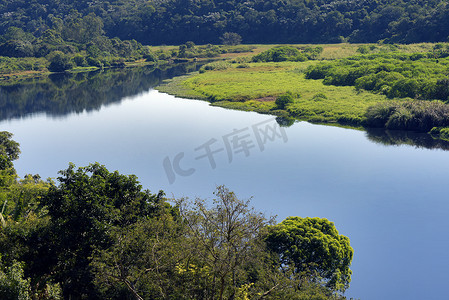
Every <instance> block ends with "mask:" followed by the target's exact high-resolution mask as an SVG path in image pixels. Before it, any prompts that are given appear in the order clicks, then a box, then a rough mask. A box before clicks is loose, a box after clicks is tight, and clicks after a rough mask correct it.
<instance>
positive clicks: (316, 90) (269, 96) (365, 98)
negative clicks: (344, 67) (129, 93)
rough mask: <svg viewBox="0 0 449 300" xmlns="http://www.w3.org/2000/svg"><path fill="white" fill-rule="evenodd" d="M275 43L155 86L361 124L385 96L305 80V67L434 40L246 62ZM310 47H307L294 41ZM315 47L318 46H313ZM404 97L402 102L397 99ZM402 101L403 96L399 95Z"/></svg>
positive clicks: (245, 106)
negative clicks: (282, 102) (287, 100)
mask: <svg viewBox="0 0 449 300" xmlns="http://www.w3.org/2000/svg"><path fill="white" fill-rule="evenodd" d="M274 46H276V45H254V49H253V51H252V52H251V53H243V54H238V55H239V56H235V55H233V56H232V57H226V58H227V60H226V61H220V62H213V63H211V64H209V65H207V66H204V67H203V68H202V69H203V70H200V72H199V73H198V72H197V73H194V74H191V75H190V76H185V77H182V78H175V79H174V80H172V81H171V82H169V83H167V84H165V85H163V86H160V87H159V88H158V89H159V90H160V91H163V92H167V93H169V94H174V95H177V96H180V97H187V98H196V99H203V100H207V101H210V102H211V103H212V105H214V106H220V107H224V108H229V109H239V110H246V111H256V112H259V113H268V114H275V115H280V116H288V117H294V118H296V119H298V120H306V121H312V122H320V123H327V122H337V123H340V124H344V125H351V126H360V125H363V124H364V123H365V121H366V117H365V114H366V112H367V109H368V107H371V106H373V105H375V104H377V103H381V102H384V101H390V100H391V99H387V98H386V96H385V95H384V94H381V93H373V92H369V91H365V90H363V89H356V88H355V87H354V86H335V85H325V84H323V80H312V79H306V78H305V76H304V71H305V70H306V69H307V68H308V67H309V66H312V65H315V64H317V63H319V62H320V61H333V60H336V59H341V58H346V57H350V56H354V55H357V54H360V53H361V52H363V53H365V54H375V53H379V55H383V54H382V53H389V52H395V53H419V52H421V53H424V52H431V51H432V49H434V47H435V44H431V43H421V44H412V45H396V44H393V45H390V44H344V43H343V44H332V45H321V46H322V47H323V51H322V53H321V54H320V55H319V56H318V57H317V59H316V60H309V61H305V62H292V61H285V62H264V63H254V62H250V61H251V57H252V56H254V55H256V54H259V53H261V52H262V51H265V50H268V49H270V48H272V47H274ZM295 46H301V47H304V46H311V45H295ZM313 46H317V45H313ZM287 92H290V93H292V94H293V95H294V102H293V103H291V104H288V105H287V106H286V108H285V109H282V110H280V109H278V108H277V105H276V104H275V99H276V97H277V96H279V95H282V94H284V93H287ZM398 101H403V100H398ZM404 101H405V99H404Z"/></svg>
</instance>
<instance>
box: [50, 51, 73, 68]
mask: <svg viewBox="0 0 449 300" xmlns="http://www.w3.org/2000/svg"><path fill="white" fill-rule="evenodd" d="M47 59H48V61H49V62H50V66H49V67H48V70H50V71H51V72H64V71H66V70H69V69H71V68H73V66H74V65H73V63H72V61H71V60H70V57H69V56H67V55H66V54H64V53H63V52H61V51H53V52H52V53H50V54H49V55H48V58H47Z"/></svg>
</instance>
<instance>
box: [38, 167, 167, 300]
mask: <svg viewBox="0 0 449 300" xmlns="http://www.w3.org/2000/svg"><path fill="white" fill-rule="evenodd" d="M60 174H61V175H62V176H61V177H58V181H59V185H55V184H53V185H52V186H51V187H50V189H49V191H48V194H47V195H46V197H44V199H42V204H43V205H46V207H47V209H48V215H49V216H50V217H51V224H50V232H51V233H50V235H51V236H53V241H52V244H51V245H49V247H50V248H51V249H52V251H53V253H51V254H50V255H53V256H54V257H56V261H57V262H56V264H55V265H53V266H52V267H51V268H52V273H53V274H54V279H55V282H61V284H62V289H63V292H64V295H65V297H67V298H70V297H75V298H78V297H89V299H96V298H97V297H98V295H99V294H98V290H96V289H95V287H94V285H93V279H94V278H93V274H92V267H91V266H90V263H91V260H92V254H93V252H94V249H98V250H102V249H106V248H108V247H110V246H111V244H112V243H113V240H112V237H111V236H110V233H111V232H112V231H113V230H114V228H116V227H126V226H129V225H131V224H133V223H135V222H137V221H138V220H140V219H142V218H143V219H145V218H149V217H151V216H152V215H154V214H155V213H157V211H158V209H159V203H160V202H161V201H162V197H163V193H161V192H160V193H159V194H158V195H154V194H151V193H150V192H149V191H148V190H145V191H142V186H141V185H140V184H139V183H138V181H137V178H136V176H134V175H129V176H126V175H121V174H119V173H118V172H117V171H116V172H112V173H111V172H109V171H108V170H107V169H106V168H105V167H104V166H102V165H100V164H98V163H96V164H91V165H89V166H87V167H83V168H78V169H77V170H75V166H74V165H73V164H70V166H69V168H68V169H67V170H63V171H60Z"/></svg>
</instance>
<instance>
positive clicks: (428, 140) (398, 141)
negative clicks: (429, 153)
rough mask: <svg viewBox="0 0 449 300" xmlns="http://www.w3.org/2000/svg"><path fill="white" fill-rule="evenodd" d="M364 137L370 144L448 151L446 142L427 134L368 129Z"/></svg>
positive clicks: (448, 147)
mask: <svg viewBox="0 0 449 300" xmlns="http://www.w3.org/2000/svg"><path fill="white" fill-rule="evenodd" d="M366 137H367V138H368V140H370V141H371V142H374V143H377V144H383V145H386V146H400V145H410V146H414V147H416V148H424V149H441V150H446V151H447V150H449V142H448V141H445V140H441V139H434V138H432V136H431V135H430V134H427V133H416V132H411V131H401V130H384V129H378V128H368V129H366Z"/></svg>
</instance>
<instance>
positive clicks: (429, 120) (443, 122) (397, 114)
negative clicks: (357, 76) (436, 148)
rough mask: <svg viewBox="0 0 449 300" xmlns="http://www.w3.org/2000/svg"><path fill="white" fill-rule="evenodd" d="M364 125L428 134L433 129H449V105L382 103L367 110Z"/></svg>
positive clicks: (400, 102) (404, 102) (438, 103)
mask: <svg viewBox="0 0 449 300" xmlns="http://www.w3.org/2000/svg"><path fill="white" fill-rule="evenodd" d="M366 125H367V126H369V127H383V128H386V129H401V130H414V131H420V132H429V131H430V130H431V129H432V128H433V127H449V105H447V104H445V103H443V102H441V101H420V100H408V101H390V102H384V103H380V104H377V105H374V106H372V107H370V108H368V110H367V112H366Z"/></svg>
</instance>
